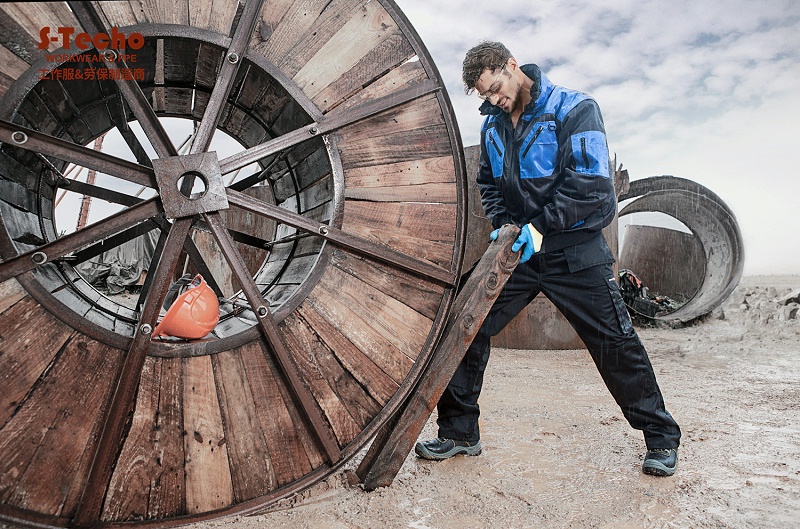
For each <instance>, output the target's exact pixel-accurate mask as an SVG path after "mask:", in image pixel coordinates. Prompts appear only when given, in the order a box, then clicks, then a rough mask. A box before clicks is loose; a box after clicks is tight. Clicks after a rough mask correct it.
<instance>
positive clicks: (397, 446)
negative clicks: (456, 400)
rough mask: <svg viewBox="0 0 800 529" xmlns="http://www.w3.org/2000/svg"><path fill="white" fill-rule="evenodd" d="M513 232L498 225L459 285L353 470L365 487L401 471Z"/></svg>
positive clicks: (495, 282)
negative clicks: (421, 366)
mask: <svg viewBox="0 0 800 529" xmlns="http://www.w3.org/2000/svg"><path fill="white" fill-rule="evenodd" d="M518 234H519V228H517V227H516V226H511V225H509V226H505V227H503V228H502V230H501V231H500V235H499V237H498V238H497V241H495V242H494V243H492V244H491V245H490V246H489V249H488V250H486V253H485V254H484V255H483V258H482V259H481V260H480V261H479V262H478V265H477V267H476V268H475V270H474V271H473V273H472V274H471V275H470V277H469V279H468V280H467V282H466V283H465V284H464V286H463V288H462V289H461V292H460V293H459V295H458V297H457V298H456V301H455V304H454V306H453V310H452V312H451V313H450V317H449V318H448V320H447V325H446V327H445V330H444V334H443V335H442V341H441V342H440V343H439V345H438V346H437V347H436V351H435V352H434V354H433V356H432V357H431V361H430V363H429V364H428V366H427V367H426V368H425V372H424V374H423V375H422V376H421V377H419V379H418V382H417V386H416V388H414V390H413V391H412V392H411V396H410V397H409V398H408V400H407V401H406V402H405V404H404V405H403V406H402V407H401V408H400V411H399V412H398V413H397V414H396V415H395V417H393V418H392V419H390V420H389V421H387V422H386V423H385V424H384V426H383V427H382V428H381V430H380V431H379V432H378V434H377V436H376V438H375V441H373V443H372V445H371V446H370V449H369V451H368V452H367V455H366V456H365V457H364V459H363V460H362V461H361V464H360V465H359V467H358V469H357V471H356V473H357V475H358V477H359V478H360V479H361V483H362V484H363V486H364V489H365V490H368V491H371V490H375V489H376V488H378V487H387V486H389V485H391V484H392V481H394V478H395V476H396V475H397V473H398V472H399V471H400V467H401V466H402V465H403V461H405V459H406V456H407V455H408V453H409V452H411V448H412V447H413V446H414V443H415V442H416V441H417V437H419V434H420V432H421V431H422V427H423V426H425V423H426V422H427V420H428V417H429V416H430V414H431V412H432V411H433V409H434V408H435V407H436V403H437V402H438V401H439V397H441V396H442V393H444V390H445V388H446V387H447V384H448V382H449V381H450V379H451V378H452V376H453V373H455V371H456V368H457V367H458V365H459V363H461V359H462V358H463V357H464V354H465V353H466V352H467V349H468V348H469V346H470V344H471V343H472V340H473V339H474V338H475V335H476V334H477V333H478V329H480V326H481V324H482V323H483V320H484V319H486V315H487V314H488V313H489V310H490V309H491V308H492V305H493V304H494V301H495V300H496V299H497V296H498V295H499V294H500V291H501V290H502V289H503V286H505V284H506V281H508V278H509V277H510V276H511V273H512V272H513V271H514V269H515V268H516V266H517V264H518V263H519V254H517V253H514V252H512V251H511V245H512V244H513V243H514V241H515V240H516V239H517V235H518Z"/></svg>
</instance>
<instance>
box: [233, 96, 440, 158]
mask: <svg viewBox="0 0 800 529" xmlns="http://www.w3.org/2000/svg"><path fill="white" fill-rule="evenodd" d="M437 90H439V86H438V85H437V84H436V83H435V82H433V81H421V82H419V83H417V84H415V85H413V86H411V87H409V88H405V89H403V90H400V91H399V92H396V93H394V94H390V95H387V96H384V97H382V98H380V99H376V100H374V101H372V102H370V103H367V104H364V105H361V106H360V107H356V108H351V109H347V110H346V111H342V112H332V113H331V114H330V115H328V116H326V117H325V118H323V119H321V120H319V121H318V122H316V123H311V124H309V125H306V126H304V127H301V128H299V129H297V130H294V131H292V132H290V133H288V134H284V135H283V136H280V137H278V138H275V139H272V140H270V141H267V142H264V143H262V144H261V145H256V146H255V147H251V148H249V149H247V150H245V151H242V152H240V153H237V154H234V155H232V156H229V157H227V158H224V159H222V160H220V162H219V166H220V170H221V171H222V174H225V173H230V172H232V171H235V170H236V169H241V168H242V167H246V166H248V165H250V164H251V163H253V162H257V161H259V160H261V159H263V158H265V157H266V156H269V155H270V154H274V153H276V152H279V151H282V150H284V149H288V148H290V147H294V146H295V145H297V144H298V143H301V142H304V141H306V140H309V139H311V138H314V137H316V136H318V135H320V134H326V133H328V132H332V131H334V130H336V129H339V128H342V127H345V126H347V125H352V124H353V123H358V122H359V121H362V120H364V119H367V118H369V117H372V116H374V115H376V114H380V113H381V112H384V111H386V110H389V109H391V108H394V107H397V106H400V105H403V104H405V103H408V102H409V101H413V100H415V99H418V98H420V97H422V96H425V95H427V94H430V93H433V92H435V91H437Z"/></svg>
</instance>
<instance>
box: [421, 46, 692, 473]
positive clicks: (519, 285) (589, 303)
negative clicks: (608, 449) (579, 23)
mask: <svg viewBox="0 0 800 529" xmlns="http://www.w3.org/2000/svg"><path fill="white" fill-rule="evenodd" d="M462 79H463V82H464V86H465V89H466V92H467V94H471V93H473V92H476V93H477V94H478V96H479V97H480V98H481V99H482V100H483V104H482V105H481V107H480V112H481V114H482V115H485V116H486V118H485V120H484V122H483V126H482V127H481V144H480V146H481V155H480V161H479V165H478V174H477V183H478V189H479V190H480V194H481V202H482V204H483V208H484V210H485V212H486V216H487V217H488V219H489V220H490V221H491V223H492V226H493V227H494V231H493V232H492V234H491V238H492V239H493V240H494V239H496V238H497V234H498V233H499V231H500V230H499V229H500V227H501V226H503V225H505V224H515V225H517V226H518V227H519V228H520V234H519V238H518V239H517V240H516V242H515V243H514V244H513V245H512V248H511V249H512V251H515V252H517V251H519V252H522V253H521V257H520V263H519V265H518V266H517V268H516V269H515V270H514V272H513V273H512V274H511V276H510V278H509V280H508V282H507V284H506V285H505V287H504V288H503V290H502V291H501V293H500V295H499V297H498V298H497V300H496V302H495V303H494V305H493V306H492V308H491V310H490V311H489V314H488V316H487V317H486V320H485V321H484V322H483V324H482V325H481V327H480V329H479V331H478V333H477V335H476V336H475V339H474V340H473V342H472V344H471V345H470V347H469V349H468V350H467V353H466V355H465V356H464V359H463V360H462V362H461V364H460V365H459V366H458V368H457V370H456V372H455V374H454V375H453V378H452V379H451V380H450V383H449V384H448V386H447V388H446V389H445V391H444V393H443V394H442V396H441V398H440V399H439V402H438V404H437V410H438V418H437V424H438V438H436V439H432V440H429V441H424V442H418V443H417V444H416V446H415V452H416V453H417V455H419V456H420V457H422V458H425V459H432V460H443V459H447V458H449V457H453V456H455V455H457V454H465V455H478V454H480V453H481V441H480V432H479V428H478V416H479V413H480V409H479V406H478V397H479V395H480V392H481V386H482V384H483V375H484V370H485V368H486V364H487V362H488V360H489V349H490V338H491V337H492V336H494V335H496V334H497V333H499V332H500V331H501V330H502V329H503V327H505V326H506V324H508V322H510V321H511V320H512V319H513V318H514V316H516V315H517V314H518V313H519V312H520V311H521V310H522V309H523V308H525V306H527V305H528V304H529V303H530V302H531V301H532V300H533V299H534V298H535V297H536V296H537V294H539V293H540V292H542V293H544V295H545V296H547V297H548V298H549V299H550V300H551V301H552V302H553V304H554V305H555V306H556V307H557V308H558V310H559V311H560V312H561V313H562V314H563V315H564V316H565V317H566V318H567V320H569V322H570V323H571V325H572V327H573V328H574V329H575V330H576V331H577V333H578V335H579V336H580V338H581V339H582V340H583V342H584V344H585V345H586V347H587V348H588V350H589V353H590V354H591V356H592V359H593V360H594V362H595V365H596V366H597V369H598V371H599V372H600V375H601V376H602V378H603V381H604V382H605V384H606V387H608V390H609V391H610V392H611V395H612V396H613V397H614V399H615V400H616V402H617V404H618V405H619V407H620V408H621V409H622V413H623V415H624V416H625V418H626V419H627V420H628V423H629V424H630V425H631V426H632V427H633V428H635V429H637V430H641V431H642V432H643V434H644V441H645V445H646V448H647V451H646V454H645V457H644V462H643V465H642V470H643V472H645V473H647V474H652V475H656V476H671V475H672V474H674V473H675V470H676V468H677V464H678V445H679V442H680V436H681V433H680V428H679V427H678V424H677V423H676V421H675V420H674V419H673V417H672V416H671V415H670V413H669V412H668V411H667V410H666V408H665V405H664V399H663V397H662V395H661V391H660V389H659V387H658V383H657V382H656V377H655V374H654V372H653V368H652V366H651V364H650V360H649V358H648V356H647V352H646V351H645V348H644V346H643V345H642V343H641V341H640V340H639V337H638V335H637V333H636V331H635V330H634V328H633V325H632V323H631V318H630V315H629V314H628V312H627V310H626V308H625V305H624V303H623V300H622V297H621V295H620V292H619V287H618V285H617V281H616V278H615V277H614V271H613V268H612V264H613V263H614V257H613V255H612V253H611V251H610V250H609V248H608V245H607V244H606V241H605V238H604V237H603V234H602V232H601V230H602V229H603V228H604V227H605V226H607V225H608V224H609V223H611V221H612V220H613V219H614V216H615V215H616V211H617V202H616V195H615V193H614V183H613V179H612V176H611V169H612V168H611V167H610V163H609V155H608V146H607V143H606V136H605V129H604V126H603V120H602V117H601V114H600V109H599V107H598V105H597V103H596V102H595V101H594V100H593V99H592V98H590V97H589V96H587V95H586V94H583V93H580V92H577V91H574V90H569V89H566V88H563V87H560V86H555V85H553V84H552V83H551V82H550V80H549V79H548V78H547V77H546V76H545V75H544V73H542V71H541V70H540V69H539V67H538V66H536V65H535V64H526V65H520V64H519V63H518V62H517V60H516V59H515V58H514V57H513V56H512V55H511V52H509V50H508V49H507V48H506V47H505V46H504V45H503V44H501V43H499V42H481V43H480V44H478V45H477V46H475V47H473V48H472V49H470V50H469V51H468V52H467V54H466V58H465V59H464V63H463V70H462ZM530 332H537V330H536V329H531V330H530Z"/></svg>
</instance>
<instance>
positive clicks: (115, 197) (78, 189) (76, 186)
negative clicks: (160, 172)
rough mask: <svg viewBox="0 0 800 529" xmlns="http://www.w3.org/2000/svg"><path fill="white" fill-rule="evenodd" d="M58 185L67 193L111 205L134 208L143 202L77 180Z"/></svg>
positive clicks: (139, 199) (62, 182) (61, 181)
mask: <svg viewBox="0 0 800 529" xmlns="http://www.w3.org/2000/svg"><path fill="white" fill-rule="evenodd" d="M58 184H59V187H61V188H62V189H66V190H67V191H72V192H73V193H78V194H80V195H85V196H88V197H92V198H99V199H100V200H105V201H106V202H111V203H112V204H120V205H122V206H134V205H136V204H139V203H141V202H144V199H143V198H139V197H132V196H131V195H126V194H125V193H120V192H118V191H113V190H111V189H106V188H105V187H100V186H96V185H92V184H87V183H85V182H81V181H79V180H63V179H62V180H59V182H58Z"/></svg>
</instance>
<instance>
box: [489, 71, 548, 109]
mask: <svg viewBox="0 0 800 529" xmlns="http://www.w3.org/2000/svg"><path fill="white" fill-rule="evenodd" d="M521 69H522V73H524V74H525V75H527V76H528V77H530V78H531V79H533V86H531V100H530V102H529V103H528V104H527V105H525V110H524V112H528V111H529V110H531V109H534V110H537V111H538V110H539V109H540V108H543V106H544V102H545V101H546V100H547V96H549V95H550V92H552V91H553V84H552V83H551V82H550V79H548V78H547V76H546V75H545V74H543V73H542V70H541V69H540V68H539V67H538V66H536V65H535V64H525V65H523V66H521ZM478 110H479V111H480V113H481V115H482V116H488V115H491V116H500V115H503V114H505V112H504V111H503V109H502V108H500V107H498V106H495V105H493V104H491V103H490V102H489V101H484V102H483V103H482V104H481V106H480V108H479V109H478Z"/></svg>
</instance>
